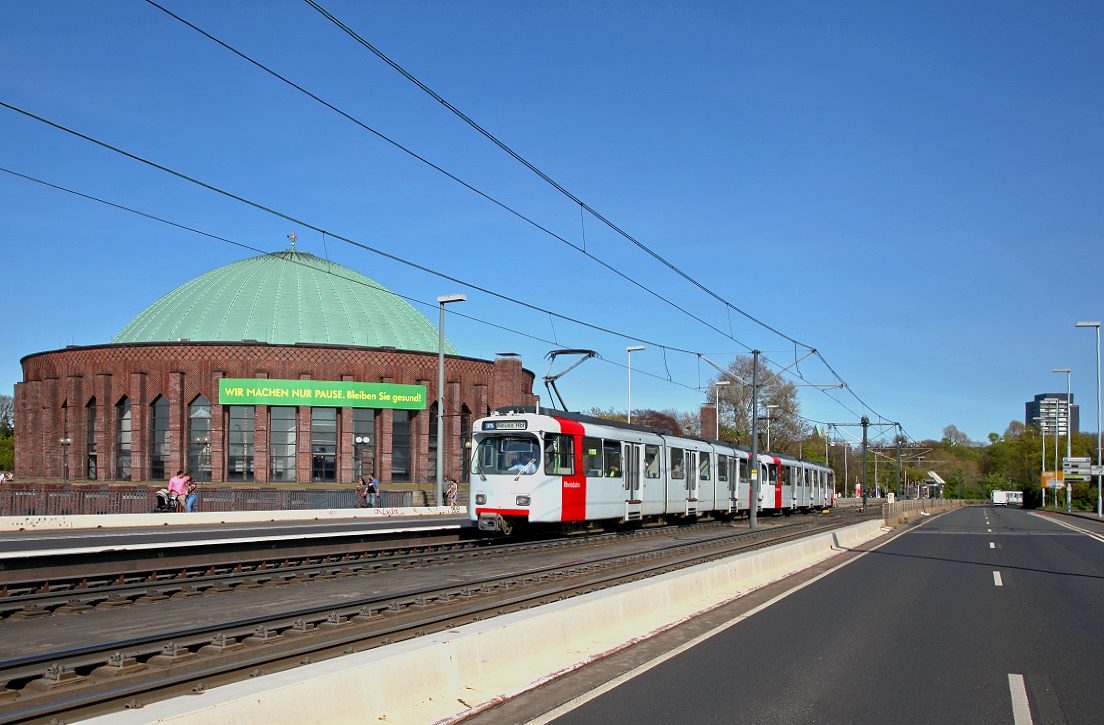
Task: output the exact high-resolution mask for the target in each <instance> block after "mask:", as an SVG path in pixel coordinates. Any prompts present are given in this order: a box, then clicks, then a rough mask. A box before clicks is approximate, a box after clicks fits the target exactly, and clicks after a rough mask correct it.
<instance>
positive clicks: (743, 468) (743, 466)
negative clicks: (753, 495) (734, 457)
mask: <svg viewBox="0 0 1104 725" xmlns="http://www.w3.org/2000/svg"><path fill="white" fill-rule="evenodd" d="M748 463H749V462H748V459H746V458H741V459H740V480H741V481H746V480H748V476H749V475H750V473H749V471H751V466H749V465H748Z"/></svg>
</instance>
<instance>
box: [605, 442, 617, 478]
mask: <svg viewBox="0 0 1104 725" xmlns="http://www.w3.org/2000/svg"><path fill="white" fill-rule="evenodd" d="M602 448H604V449H605V463H606V467H605V468H603V469H602V475H603V476H608V477H610V478H621V442H620V441H602Z"/></svg>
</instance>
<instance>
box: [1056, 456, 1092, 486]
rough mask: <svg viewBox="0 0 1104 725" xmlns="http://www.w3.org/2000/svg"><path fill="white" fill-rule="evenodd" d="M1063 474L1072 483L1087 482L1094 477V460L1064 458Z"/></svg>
mask: <svg viewBox="0 0 1104 725" xmlns="http://www.w3.org/2000/svg"><path fill="white" fill-rule="evenodd" d="M1062 473H1064V474H1066V478H1067V479H1069V480H1071V481H1087V480H1089V477H1090V476H1091V475H1092V459H1091V458H1073V457H1070V458H1067V457H1065V456H1063V457H1062Z"/></svg>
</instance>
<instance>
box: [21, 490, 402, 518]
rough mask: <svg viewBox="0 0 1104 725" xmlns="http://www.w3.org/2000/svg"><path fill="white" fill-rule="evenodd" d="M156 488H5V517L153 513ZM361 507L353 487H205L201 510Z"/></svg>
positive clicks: (390, 494)
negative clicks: (358, 504) (358, 505)
mask: <svg viewBox="0 0 1104 725" xmlns="http://www.w3.org/2000/svg"><path fill="white" fill-rule="evenodd" d="M156 491H157V489H156V488H154V487H151V486H125V485H124V486H108V485H86V486H71V485H66V484H60V483H59V484H50V483H41V484H25V485H19V484H5V485H4V486H3V487H0V516H72V515H76V514H136V513H142V514H144V513H150V512H151V511H153V509H154V506H155V505H156V503H157V494H156ZM380 499H381V501H380V506H381V507H382V508H407V507H410V506H413V505H414V494H413V492H412V491H382V492H381V493H380ZM342 508H348V509H351V508H356V496H355V494H354V493H353V491H352V490H351V489H318V490H307V489H295V488H265V489H261V488H214V487H200V489H199V492H198V498H197V499H196V505H195V510H196V511H288V510H313V509H342Z"/></svg>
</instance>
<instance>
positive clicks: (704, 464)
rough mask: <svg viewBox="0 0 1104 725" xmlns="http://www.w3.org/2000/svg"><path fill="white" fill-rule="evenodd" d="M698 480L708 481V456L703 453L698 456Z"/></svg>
mask: <svg viewBox="0 0 1104 725" xmlns="http://www.w3.org/2000/svg"><path fill="white" fill-rule="evenodd" d="M698 478H699V479H701V480H702V481H708V480H709V454H708V453H705V452H704V451H703V452H702V453H699V454H698Z"/></svg>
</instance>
